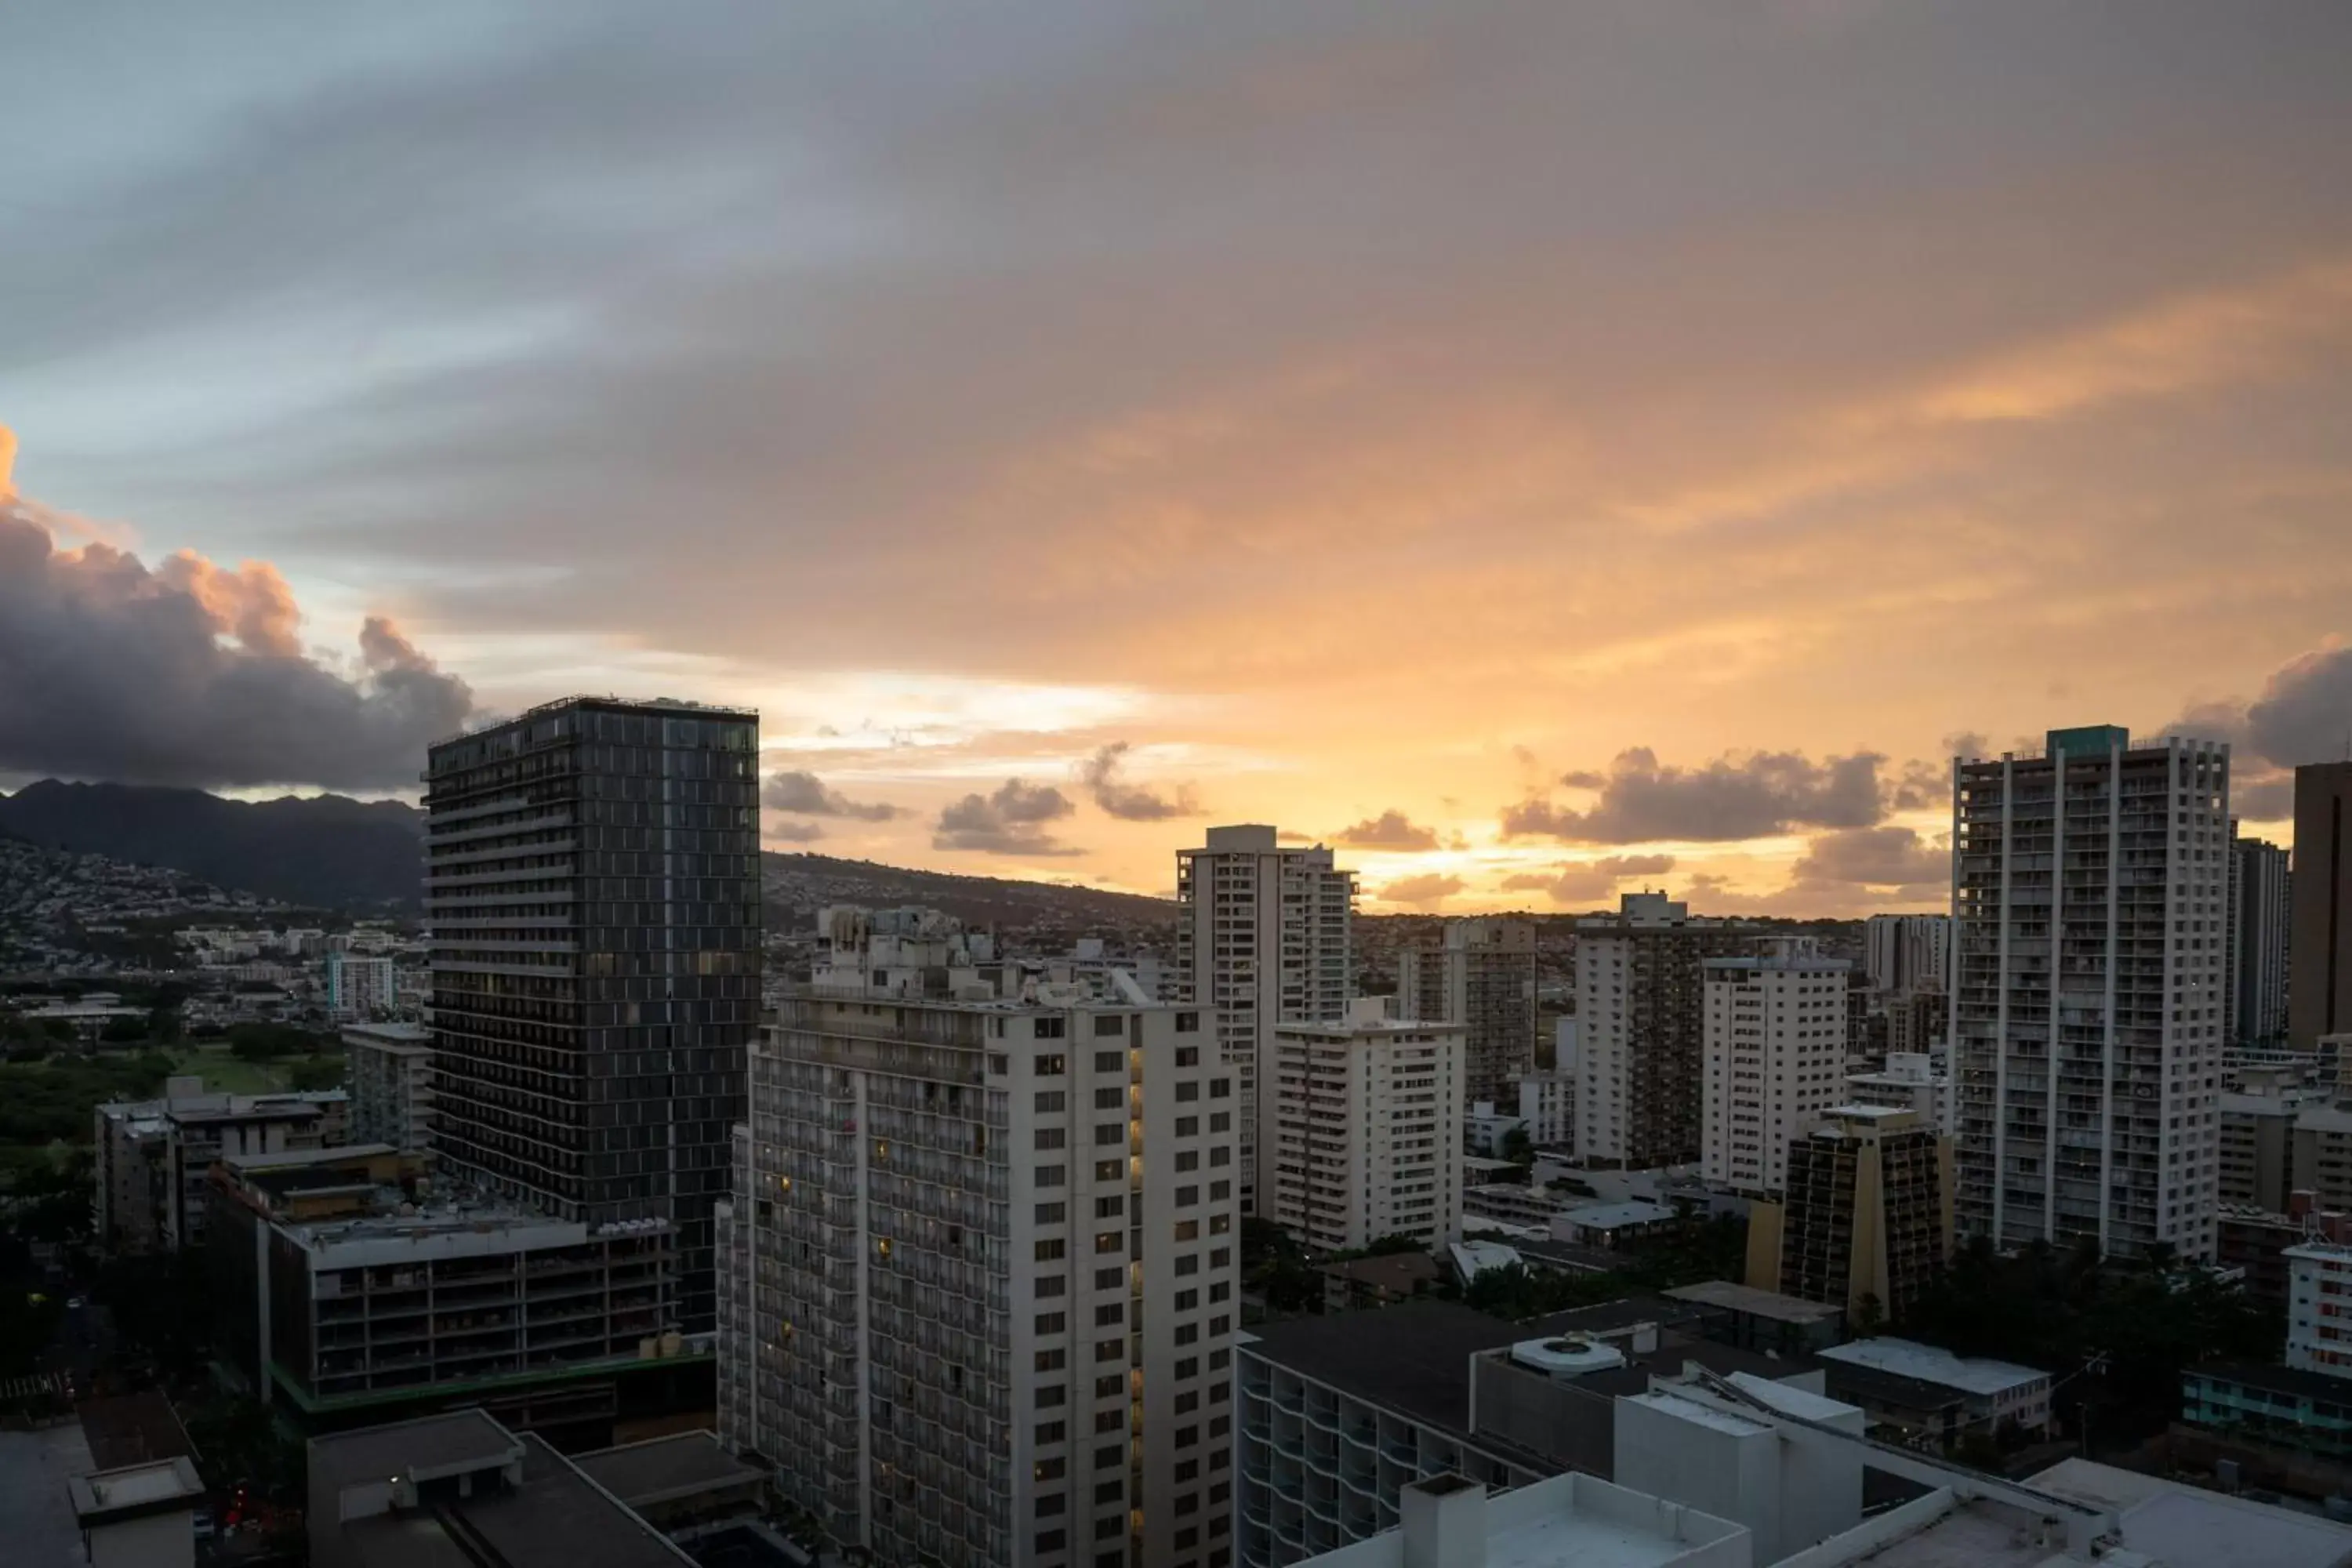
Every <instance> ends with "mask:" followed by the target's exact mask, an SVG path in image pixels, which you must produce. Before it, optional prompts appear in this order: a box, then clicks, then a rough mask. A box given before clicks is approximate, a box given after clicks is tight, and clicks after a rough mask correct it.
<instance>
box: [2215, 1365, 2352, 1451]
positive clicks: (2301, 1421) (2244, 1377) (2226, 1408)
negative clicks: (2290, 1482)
mask: <svg viewBox="0 0 2352 1568" xmlns="http://www.w3.org/2000/svg"><path fill="white" fill-rule="evenodd" d="M2180 1419H2181V1422H2182V1424H2183V1425H2186V1426H2194V1427H2197V1428H2199V1429H2200V1430H2201V1431H2206V1432H2212V1433H2216V1434H2218V1435H2220V1436H2225V1437H2236V1438H2242V1439H2244V1440H2245V1441H2248V1442H2252V1443H2262V1444H2268V1445H2272V1446H2274V1447H2281V1448H2292V1449H2294V1450H2295V1451H2296V1452H2298V1453H2305V1454H2311V1455H2315V1456H2316V1457H2318V1458H2323V1459H2337V1460H2343V1459H2352V1379H2347V1378H2344V1377H2339V1376H2336V1374H2334V1373H2325V1372H2306V1371H2303V1370H2301V1369H2299V1368H2296V1367H2291V1366H2258V1365H2253V1364H2252V1363H2208V1364H2207V1365H2204V1366H2194V1367H2188V1368H2185V1369H2183V1370H2182V1372H2181V1373H2180Z"/></svg>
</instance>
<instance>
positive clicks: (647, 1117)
mask: <svg viewBox="0 0 2352 1568" xmlns="http://www.w3.org/2000/svg"><path fill="white" fill-rule="evenodd" d="M759 744H760V721H759V716H758V715H757V714H754V713H750V712H742V711H736V710H727V709H717V708H706V707H702V706H699V705H698V704H694V703H687V702H672V701H659V702H622V701H617V700H612V699H608V698H593V697H580V698H572V699H569V700H564V701H561V702H553V703H550V704H548V705H547V706H545V707H541V708H535V709H533V710H530V712H528V713H525V714H524V715H522V717H520V718H519V719H515V720H512V721H509V722H507V723H503V724H499V725H494V726H492V727H490V728H488V729H484V730H480V731H475V732H474V733H471V734H468V735H463V736H460V737H458V738H457V739H455V740H451V741H445V742H441V743H440V744H438V745H436V746H435V747H433V748H432V751H431V753H430V757H429V760H428V762H427V764H426V767H425V814H426V820H425V857H426V860H425V919H426V921H427V922H428V924H429V925H430V926H431V928H432V937H431V942H432V948H431V952H432V966H433V1012H432V1019H433V1047H434V1072H435V1085H434V1090H435V1108H434V1109H435V1113H436V1126H435V1129H434V1146H435V1148H436V1151H437V1152H439V1154H440V1157H441V1161H442V1163H443V1165H444V1167H445V1169H447V1170H449V1171H451V1172H453V1173H456V1174H457V1176H458V1177H459V1178H460V1179H462V1180H466V1181H468V1182H471V1183H473V1184H478V1185H479V1186H481V1187H484V1188H486V1189H488V1190H489V1191H492V1192H496V1193H499V1194H504V1195H508V1196H510V1197H515V1198H519V1199H522V1200H525V1201H528V1202H530V1203H531V1204H533V1205H538V1206H539V1207H541V1208H542V1209H544V1210H546V1211H547V1212H548V1213H550V1214H551V1215H554V1216H556V1217H558V1218H562V1219H574V1220H580V1221H583V1222H584V1223H586V1224H589V1225H592V1226H593V1225H602V1224H604V1223H607V1222H610V1221H614V1220H631V1219H666V1220H668V1221H670V1222H671V1223H672V1224H673V1225H674V1226H676V1227H677V1237H678V1262H679V1296H678V1305H679V1313H680V1326H681V1327H683V1328H684V1329H685V1330H687V1331H688V1332H693V1331H701V1330H708V1329H709V1327H710V1326H711V1322H712V1310H713V1301H712V1296H711V1290H712V1259H711V1205H714V1204H716V1203H717V1202H718V1201H719V1199H720V1198H721V1197H723V1196H724V1195H725V1194H726V1192H727V1184H728V1134H729V1130H730V1128H731V1127H732V1126H733V1125H734V1124H735V1123H736V1122H737V1121H741V1120H742V1117H743V1104H744V1100H743V1072H744V1065H743V1064H744V1050H745V1047H746V1046H747V1045H748V1044H749V1043H750V1040H751V1034H752V1031H753V1030H754V1029H755V1028H757V1026H758V1024H759V1009H760V969H761V944H760V928H761V910H760V804H759V787H760V784H759V777H758V758H759Z"/></svg>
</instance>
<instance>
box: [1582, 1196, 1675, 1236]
mask: <svg viewBox="0 0 2352 1568" xmlns="http://www.w3.org/2000/svg"><path fill="white" fill-rule="evenodd" d="M1559 1217H1560V1218H1561V1219H1563V1220H1565V1221H1567V1222H1568V1223H1569V1224H1570V1225H1574V1226H1583V1227H1584V1228H1586V1229H1588V1230H1614V1229H1616V1228H1617V1227H1618V1226H1625V1225H1657V1224H1659V1223H1661V1222H1662V1221H1664V1220H1670V1219H1672V1218H1674V1217H1675V1211H1674V1210H1673V1209H1671V1208H1668V1207H1667V1206H1666V1205H1664V1204H1648V1203H1643V1202H1642V1201H1641V1200H1640V1199H1638V1198H1636V1199H1633V1200H1632V1201H1631V1202H1628V1203H1622V1204H1587V1205H1584V1206H1583V1207H1582V1208H1575V1209H1570V1210H1568V1211H1567V1212H1565V1213H1564V1214H1562V1215H1560V1216H1559Z"/></svg>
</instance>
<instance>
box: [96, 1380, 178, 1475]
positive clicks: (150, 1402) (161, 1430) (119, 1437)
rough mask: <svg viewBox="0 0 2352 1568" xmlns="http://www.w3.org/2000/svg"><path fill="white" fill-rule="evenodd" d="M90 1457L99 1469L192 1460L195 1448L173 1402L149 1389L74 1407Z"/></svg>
mask: <svg viewBox="0 0 2352 1568" xmlns="http://www.w3.org/2000/svg"><path fill="white" fill-rule="evenodd" d="M74 1414H75V1415H76V1416H78V1417H79V1418H80V1421H81V1434H82V1436H84V1437H85V1438H87V1439H89V1453H90V1458H92V1459H93V1460H95V1461H96V1462H97V1464H98V1467H99V1468H100V1469H102V1470H111V1469H118V1468H121V1467H122V1466H125V1465H136V1464H144V1463H148V1462H151V1461H152V1460H157V1459H180V1458H194V1457H195V1452H196V1450H195V1446H194V1444H192V1443H190V1442H189V1441H188V1433H187V1428H185V1427H184V1426H181V1425H180V1415H179V1412H177V1411H175V1410H173V1408H172V1402H171V1401H170V1400H168V1399H166V1398H164V1397H163V1394H160V1393H158V1392H156V1391H154V1390H152V1389H150V1390H149V1391H147V1392H146V1393H144V1394H118V1395H116V1396H114V1397H112V1398H108V1399H85V1400H83V1401H82V1402H81V1403H80V1404H79V1405H75V1406H74Z"/></svg>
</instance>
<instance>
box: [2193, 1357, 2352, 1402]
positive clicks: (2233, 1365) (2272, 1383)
mask: <svg viewBox="0 0 2352 1568" xmlns="http://www.w3.org/2000/svg"><path fill="white" fill-rule="evenodd" d="M2180 1375H2181V1376H2183V1377H2203V1378H2210V1379H2211V1380H2213V1381H2214V1382H2217V1383H2234V1384H2242V1385H2243V1386H2245V1387H2247V1388H2259V1389H2262V1390H2263V1392H2265V1393H2268V1394H2296V1395H2299V1396H2301V1397H2304V1398H2308V1399H2324V1400H2326V1401H2327V1402H2329V1403H2330V1404H2334V1405H2352V1377H2338V1376H2336V1374H2335V1373H2327V1372H2312V1371H2309V1370H2307V1369H2305V1368H2303V1367H2299V1366H2258V1365H2256V1364H2254V1363H2251V1362H2209V1363H2206V1364H2205V1365H2203V1366H2191V1367H2184V1368H2182V1369H2181V1373H2180Z"/></svg>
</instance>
